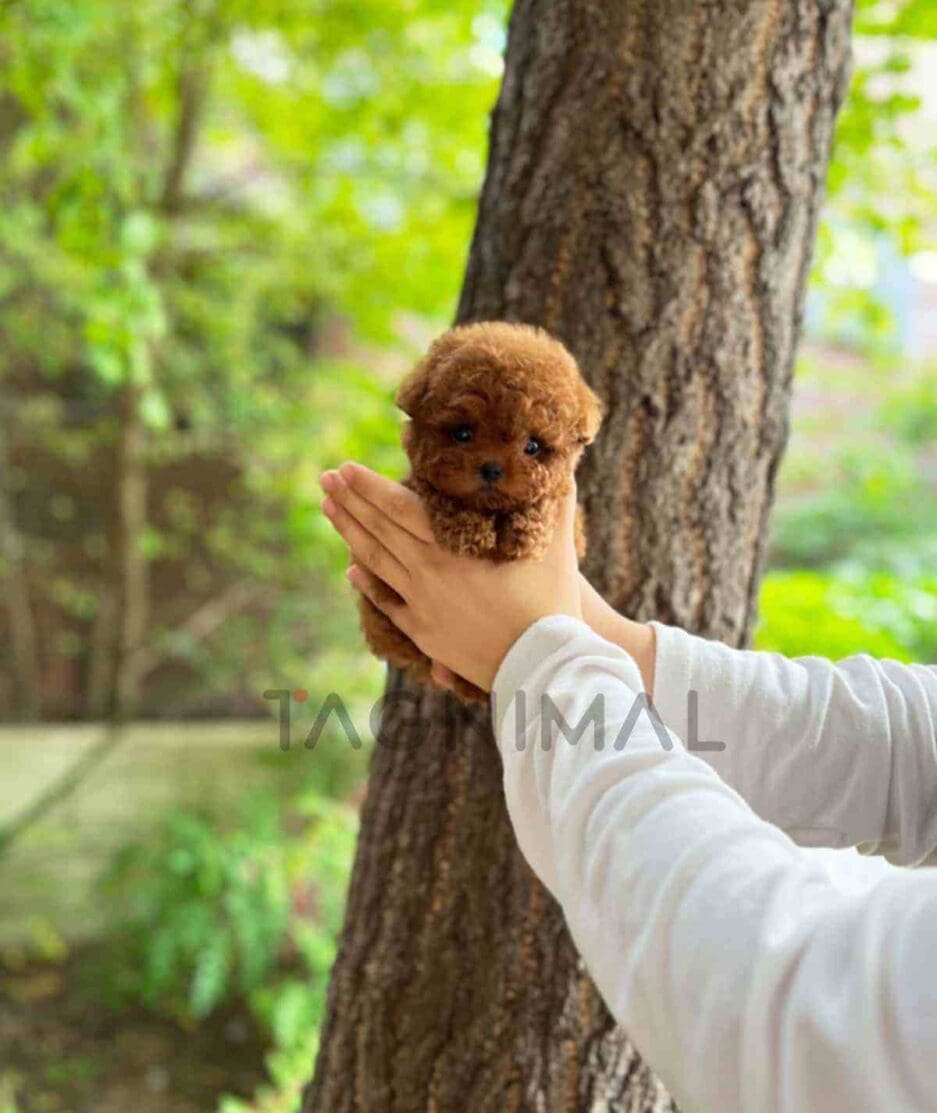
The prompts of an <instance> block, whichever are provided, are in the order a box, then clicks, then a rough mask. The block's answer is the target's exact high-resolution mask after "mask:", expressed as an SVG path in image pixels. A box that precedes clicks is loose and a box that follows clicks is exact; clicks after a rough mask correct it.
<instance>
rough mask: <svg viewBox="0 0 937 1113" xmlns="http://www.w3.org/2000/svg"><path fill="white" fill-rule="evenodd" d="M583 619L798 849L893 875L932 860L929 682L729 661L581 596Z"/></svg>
mask: <svg viewBox="0 0 937 1113" xmlns="http://www.w3.org/2000/svg"><path fill="white" fill-rule="evenodd" d="M590 592H591V594H590ZM583 617H584V619H585V620H586V621H587V622H588V623H589V625H590V626H592V627H593V628H594V629H596V630H597V632H599V633H601V634H602V636H603V637H605V638H607V639H608V640H609V641H612V642H613V643H614V644H616V645H619V646H621V648H623V649H624V650H625V651H626V652H629V653H631V654H632V655H633V656H634V657H635V659H636V660H640V659H641V655H642V653H643V654H644V655H645V657H647V656H649V655H652V660H653V664H652V665H650V667H649V666H648V664H647V662H646V661H645V663H644V665H643V667H642V673H645V674H647V673H648V672H650V674H651V678H652V680H651V683H652V685H653V696H654V705H655V707H656V708H657V711H658V713H659V714H660V716H661V718H662V719H663V721H664V723H665V724H666V725H667V726H668V727H669V728H670V729H672V730H673V731H674V733H675V734H677V736H678V737H680V738H681V739H682V740H683V741H684V742H685V743H686V744H688V745H690V746H691V747H696V746H705V745H707V744H710V743H713V742H715V743H717V744H721V745H722V746H723V748H722V749H711V750H706V749H699V750H697V751H696V752H697V754H698V756H699V757H701V758H702V759H703V760H704V761H706V762H707V763H708V764H710V765H711V766H712V767H713V768H714V769H715V770H716V772H717V773H718V774H719V775H720V777H722V779H723V780H724V781H726V782H727V783H728V784H729V785H731V786H732V787H733V788H734V789H735V790H736V791H737V792H738V793H739V794H740V795H741V796H743V797H744V798H745V800H746V801H747V802H748V803H749V804H750V805H751V807H752V808H753V809H754V810H755V811H756V812H757V813H758V814H759V815H760V816H761V817H762V818H764V819H767V820H769V821H770V822H772V823H774V824H776V825H777V826H779V827H781V828H782V829H783V830H784V831H786V832H787V833H788V834H789V835H790V836H791V837H792V838H793V839H794V840H795V841H796V842H798V843H800V844H801V845H805V846H831V847H843V846H861V847H862V848H863V850H865V851H867V852H873V851H874V852H878V853H881V854H884V855H885V856H886V857H887V858H889V859H890V860H891V861H893V862H895V863H897V864H901V865H911V864H918V863H920V862H922V861H924V860H926V859H927V858H928V857H930V856H931V855H933V854H934V853H935V851H937V670H935V669H933V668H929V667H926V666H922V665H902V664H899V663H898V662H896V661H877V660H874V659H873V658H871V657H868V656H865V655H860V656H855V657H850V658H847V659H846V660H844V661H840V662H838V663H835V664H834V663H833V662H831V661H828V660H826V659H825V658H822V657H800V658H794V659H791V658H786V657H783V656H781V655H780V654H777V653H765V652H753V651H747V650H738V649H733V648H730V647H729V646H726V645H723V644H722V643H721V642H716V641H709V640H706V639H704V638H699V637H695V636H693V635H691V634H688V633H686V632H685V631H683V630H680V629H678V628H676V627H673V626H665V625H663V624H661V623H656V622H654V623H648V624H642V623H634V622H631V621H629V620H628V619H626V618H624V617H623V616H621V615H618V614H617V613H616V612H615V611H614V610H612V608H611V607H609V606H608V604H607V603H605V602H604V600H602V599H601V598H600V597H598V596H596V595H595V593H594V592H592V591H591V589H584V592H583ZM654 643H656V644H654ZM651 644H653V648H652V649H650V650H649V645H651ZM649 690H651V689H650V688H649ZM691 693H693V695H691ZM694 700H695V704H694V702H693V701H694Z"/></svg>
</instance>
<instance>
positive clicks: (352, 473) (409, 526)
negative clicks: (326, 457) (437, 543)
mask: <svg viewBox="0 0 937 1113" xmlns="http://www.w3.org/2000/svg"><path fill="white" fill-rule="evenodd" d="M338 470H339V474H340V475H341V477H342V479H344V480H345V482H346V483H347V484H348V486H349V487H350V488H351V489H352V490H353V491H354V492H355V494H357V495H360V496H361V498H363V499H365V500H366V501H367V502H369V503H371V505H372V506H376V507H378V508H379V509H381V510H383V512H384V513H385V515H386V516H387V517H388V518H390V519H391V520H393V521H395V522H396V523H397V524H398V525H399V526H401V527H402V528H403V529H405V530H406V531H407V532H408V533H412V534H413V536H414V537H416V538H418V539H419V540H420V541H432V540H433V529H432V526H431V525H430V521H429V515H428V514H427V513H426V510H425V509H424V507H423V503H422V502H421V501H420V498H419V496H418V495H415V494H414V493H413V491H409V490H407V488H406V487H404V486H403V485H402V484H400V483H395V482H394V481H393V480H392V479H387V478H386V477H385V476H383V475H381V474H379V473H378V472H376V471H371V469H370V468H366V467H364V465H363V464H356V463H354V462H350V463H347V464H342V466H341V467H340V468H339V469H338Z"/></svg>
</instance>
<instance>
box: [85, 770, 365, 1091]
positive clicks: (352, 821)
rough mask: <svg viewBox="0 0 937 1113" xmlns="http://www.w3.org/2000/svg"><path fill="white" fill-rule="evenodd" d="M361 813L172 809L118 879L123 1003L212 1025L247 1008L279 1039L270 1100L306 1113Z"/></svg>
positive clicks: (113, 959)
mask: <svg viewBox="0 0 937 1113" xmlns="http://www.w3.org/2000/svg"><path fill="white" fill-rule="evenodd" d="M356 826H357V823H356V817H355V813H354V810H353V809H352V808H350V807H349V806H347V805H344V804H340V803H335V802H333V801H329V800H326V799H324V798H323V797H322V796H321V795H319V794H318V793H315V792H309V791H307V792H305V793H303V794H301V795H300V796H298V797H297V798H296V799H294V800H292V801H290V803H289V805H288V806H287V805H283V804H281V803H280V801H279V800H278V799H277V798H276V797H275V795H274V794H273V793H268V792H265V793H258V794H254V795H253V796H251V797H250V798H249V800H248V801H247V803H246V804H245V807H244V811H243V815H242V817H241V818H240V822H238V823H236V824H232V823H223V822H218V821H217V820H213V819H211V818H208V817H206V816H203V815H200V814H197V813H193V812H176V813H174V814H172V815H170V816H169V817H168V818H167V820H166V822H165V825H164V827H163V829H162V830H161V831H160V832H159V834H158V835H157V836H156V837H153V838H150V839H148V840H147V842H146V843H141V844H138V845H132V846H128V847H127V848H125V849H124V850H123V851H122V852H121V853H120V854H119V855H118V858H117V860H116V861H115V863H114V866H113V868H112V869H111V870H110V871H109V873H108V875H107V877H106V878H105V881H104V890H105V894H106V895H107V896H108V897H109V898H110V899H112V900H113V901H114V903H115V906H116V908H117V910H118V911H117V915H118V916H119V920H118V923H119V927H118V929H117V932H116V936H115V939H114V945H113V947H112V948H110V954H109V958H108V960H107V961H108V965H107V968H106V969H105V970H104V971H103V975H104V983H105V985H106V986H107V987H108V988H109V990H110V995H111V999H112V1001H113V1002H114V1003H115V1004H130V1003H139V1004H143V1005H144V1006H146V1007H147V1008H149V1009H152V1010H156V1011H159V1012H163V1013H167V1014H169V1015H171V1016H174V1017H176V1018H179V1019H184V1020H187V1021H198V1020H202V1019H204V1018H205V1017H207V1016H208V1015H209V1014H210V1013H212V1012H214V1011H215V1010H218V1009H220V1008H222V1007H223V1006H225V1005H229V1004H231V1003H232V1002H234V1001H235V1000H238V999H241V1000H243V1001H245V1002H246V1004H247V1006H248V1008H249V1010H250V1012H251V1014H252V1015H253V1017H254V1019H255V1020H256V1021H257V1023H258V1025H259V1026H260V1027H261V1029H262V1031H264V1032H265V1033H266V1034H267V1036H268V1037H269V1039H270V1042H271V1047H272V1050H271V1052H270V1055H269V1057H268V1063H267V1066H268V1070H269V1072H270V1075H271V1079H272V1085H271V1086H269V1087H265V1088H264V1092H263V1093H262V1094H260V1095H258V1104H257V1105H256V1106H247V1105H245V1104H244V1103H241V1102H239V1101H235V1100H234V1099H225V1103H224V1108H225V1109H226V1110H228V1111H229V1113H230V1111H234V1110H236V1109H237V1110H243V1109H248V1108H256V1109H257V1110H261V1109H263V1110H271V1111H272V1110H276V1111H278V1113H279V1111H283V1113H285V1111H287V1110H292V1109H294V1108H295V1107H296V1106H297V1103H298V1098H299V1092H300V1087H301V1086H302V1084H303V1083H304V1082H305V1081H306V1079H307V1078H308V1075H309V1071H310V1069H311V1065H312V1062H313V1058H314V1055H315V1049H316V1045H317V1039H318V1029H319V1026H320V1023H321V1021H322V1017H323V1014H324V1010H325V994H326V987H327V982H328V973H329V970H330V968H331V965H332V960H333V958H334V954H335V943H336V939H337V936H338V932H339V930H340V927H341V921H342V914H343V908H344V899H345V886H346V883H347V878H348V875H349V872H350V869H351V860H352V854H353V849H354V840H355V834H356Z"/></svg>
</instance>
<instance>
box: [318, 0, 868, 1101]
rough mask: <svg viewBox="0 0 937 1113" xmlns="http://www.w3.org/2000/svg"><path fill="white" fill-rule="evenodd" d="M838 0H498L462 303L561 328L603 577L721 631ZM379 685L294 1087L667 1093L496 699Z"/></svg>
mask: <svg viewBox="0 0 937 1113" xmlns="http://www.w3.org/2000/svg"><path fill="white" fill-rule="evenodd" d="M850 16H851V4H850V3H849V0H748V2H745V0H737V2H734V3H729V2H727V0H722V2H710V3H706V4H702V3H691V2H690V0H646V2H644V3H640V2H638V0H618V2H616V3H598V2H592V3H587V2H585V0H519V2H518V3H517V5H516V8H515V10H514V13H513V16H512V19H511V27H510V34H509V40H508V49H507V57H506V68H505V76H504V83H503V87H502V90H501V96H500V99H499V101H498V105H497V108H496V110H495V114H494V118H493V124H492V131H491V151H490V161H489V167H488V174H487V178H486V182H485V186H484V191H483V194H482V199H481V206H480V211H479V217H478V225H477V229H476V233H475V238H474V242H473V245H472V251H471V258H470V260H469V264H468V272H467V276H466V280H465V286H464V289H463V293H462V298H461V302H460V305H459V312H458V317H459V320H462V321H467V320H478V319H486V318H506V319H509V320H520V321H528V322H534V323H537V324H542V325H544V326H546V327H547V328H548V329H549V330H550V331H552V332H553V333H555V334H556V335H557V336H559V337H561V338H562V339H563V340H564V341H565V342H566V344H567V345H568V346H569V347H570V348H571V350H572V351H573V352H574V353H575V355H576V357H577V358H578V360H579V361H580V364H581V366H582V368H583V371H584V373H585V375H586V376H587V378H588V379H589V381H590V383H591V384H592V386H593V387H594V388H595V389H596V390H597V391H598V393H599V394H600V395H601V396H602V397H603V398H604V399H605V402H606V404H607V407H608V415H607V418H606V421H605V425H604V427H603V430H602V433H601V434H600V437H599V440H598V442H597V443H596V445H595V446H594V448H593V449H592V451H591V454H590V455H589V456H588V458H587V460H586V461H585V462H584V464H583V467H582V469H581V471H580V491H581V497H582V500H583V502H584V505H585V507H586V512H587V516H588V530H589V542H590V544H589V554H588V558H587V568H586V571H587V573H588V575H589V577H590V579H591V580H592V581H593V583H594V584H595V585H596V586H597V587H598V588H599V590H600V591H602V593H603V594H605V595H606V597H607V598H609V599H610V600H611V601H612V602H613V603H614V605H615V606H616V607H618V608H619V609H621V610H622V611H624V612H626V613H628V614H630V615H633V616H635V617H638V618H650V617H657V618H660V619H663V620H664V621H668V622H673V623H677V624H679V625H681V626H683V627H685V628H687V629H689V630H693V631H698V632H700V633H702V634H705V635H707V636H709V637H714V638H720V639H722V640H724V641H726V642H729V643H730V644H732V645H741V644H743V643H744V642H745V641H746V640H747V639H748V637H749V636H750V634H751V631H752V626H753V623H754V618H755V608H756V597H757V586H758V573H759V567H760V564H761V558H762V553H763V549H764V542H765V534H766V523H767V517H768V511H769V508H770V505H771V500H772V492H773V484H774V477H775V473H776V471H777V467H778V462H779V460H780V457H781V453H782V450H783V447H784V442H785V437H786V429H787V408H788V399H789V393H790V384H791V374H792V366H793V359H794V348H795V341H796V338H797V333H798V326H799V323H800V318H801V308H802V303H803V291H804V283H805V279H806V276H807V270H808V266H809V261H810V254H811V247H812V244H813V240H814V232H815V228H816V222H817V211H818V208H819V205H820V200H821V196H822V187H823V182H824V178H825V174H826V167H827V159H828V154H829V150H830V145H831V139H832V135H833V124H834V119H835V115H836V110H837V108H838V106H839V104H840V101H841V98H842V96H843V93H844V90H845V87H846V80H847V70H848V57H849V34H850ZM388 695H389V697H390V698H389V699H388V702H387V705H386V706H385V709H384V719H383V726H382V731H381V736H380V738H379V744H378V746H377V748H376V750H375V755H374V762H373V767H372V772H371V780H370V788H369V793H368V798H367V802H366V804H365V807H364V811H363V816H362V831H361V837H360V842H359V847H358V854H357V860H356V863H355V868H354V873H353V877H352V882H351V888H350V892H349V899H348V911H347V919H346V925H345V931H344V935H343V938H342V943H341V948H340V951H339V955H338V959H337V961H336V963H335V968H334V971H333V975H332V984H331V988H330V995H329V1007H328V1017H327V1021H326V1024H325V1027H324V1031H323V1033H322V1042H321V1048H320V1052H319V1057H318V1062H317V1066H316V1074H315V1078H314V1079H313V1081H312V1083H311V1084H310V1086H309V1087H308V1089H307V1092H306V1095H305V1103H304V1109H305V1110H306V1113H312V1111H315V1113H345V1111H349V1113H350V1111H352V1110H356V1111H358V1110H366V1111H368V1113H416V1111H419V1110H427V1111H430V1110H431V1111H433V1113H450V1111H453V1113H454V1111H456V1110H458V1111H464V1110H471V1111H472V1113H486V1111H491V1113H504V1111H507V1110H538V1111H540V1110H547V1111H551V1113H552V1111H559V1110H577V1111H578V1110H599V1109H615V1110H650V1109H662V1108H667V1107H668V1106H669V1105H670V1104H671V1103H670V1098H669V1096H668V1095H667V1094H666V1092H665V1091H664V1089H663V1087H662V1086H661V1084H660V1083H659V1082H658V1081H657V1080H656V1079H655V1077H654V1076H653V1074H652V1073H651V1072H650V1071H649V1070H648V1069H647V1068H646V1067H645V1066H644V1065H643V1064H642V1063H641V1061H640V1059H639V1057H638V1056H637V1054H636V1052H635V1051H634V1049H633V1048H632V1047H631V1045H630V1044H629V1043H628V1042H627V1040H626V1039H625V1037H624V1036H623V1034H622V1033H621V1032H619V1031H618V1030H616V1028H615V1026H614V1024H613V1023H612V1021H611V1020H610V1018H609V1014H608V1013H607V1011H606V1009H605V1007H604V1006H603V1004H602V1002H601V1000H600V999H599V997H598V994H597V992H596V990H595V988H594V987H593V985H592V984H591V982H590V980H589V978H588V977H587V976H586V974H585V973H584V971H583V969H582V965H581V963H580V962H579V960H578V958H577V956H576V953H575V951H574V949H573V947H572V944H571V942H570V940H569V937H568V935H567V932H566V929H565V926H564V922H563V917H562V914H561V912H560V910H559V908H558V907H557V906H556V905H555V904H554V903H553V901H552V900H551V898H550V897H549V896H548V895H547V894H546V892H545V891H544V889H543V888H542V887H541V886H540V884H539V883H538V882H537V880H536V879H535V878H534V876H533V875H532V873H531V871H530V870H529V869H528V867H527V866H526V864H525V863H524V861H523V859H522V858H521V856H520V854H519V852H518V850H517V848H516V845H515V840H514V836H513V834H512V832H511V828H510V825H509V823H508V819H507V816H506V813H505V807H504V800H503V794H502V788H501V767H500V761H499V759H498V756H497V754H496V752H495V750H494V748H493V743H492V740H491V736H490V731H489V727H488V724H487V720H486V715H485V713H484V712H480V711H477V710H466V709H464V708H461V707H458V706H456V705H455V704H454V703H453V702H452V701H451V700H450V699H448V698H445V697H441V696H439V695H434V694H428V693H426V692H423V691H415V690H411V689H409V688H407V686H406V685H405V684H404V683H403V682H402V680H401V678H400V677H399V676H397V675H392V676H391V678H390V682H389V689H388ZM701 726H702V728H703V729H704V730H705V724H702V725H701ZM614 945H615V944H614V940H609V946H614Z"/></svg>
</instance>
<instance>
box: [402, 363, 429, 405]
mask: <svg viewBox="0 0 937 1113" xmlns="http://www.w3.org/2000/svg"><path fill="white" fill-rule="evenodd" d="M425 364H426V361H425V360H422V359H421V360H420V362H419V363H418V364H417V365H416V367H414V368H413V370H412V371H411V372H410V374H409V375H408V376H407V377H406V378H405V379H404V381H403V382H402V383H401V384H400V386H399V388H398V389H397V398H396V402H397V405H398V406H399V407H400V408H401V409H402V410H403V412H404V413H405V414H406V415H407V417H414V416H415V415H416V411H417V410H418V409H419V408H420V406H421V405H422V404H423V403H424V402H425V401H426V398H427V396H428V395H429V384H428V383H427V377H428V376H427V374H426V366H425Z"/></svg>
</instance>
